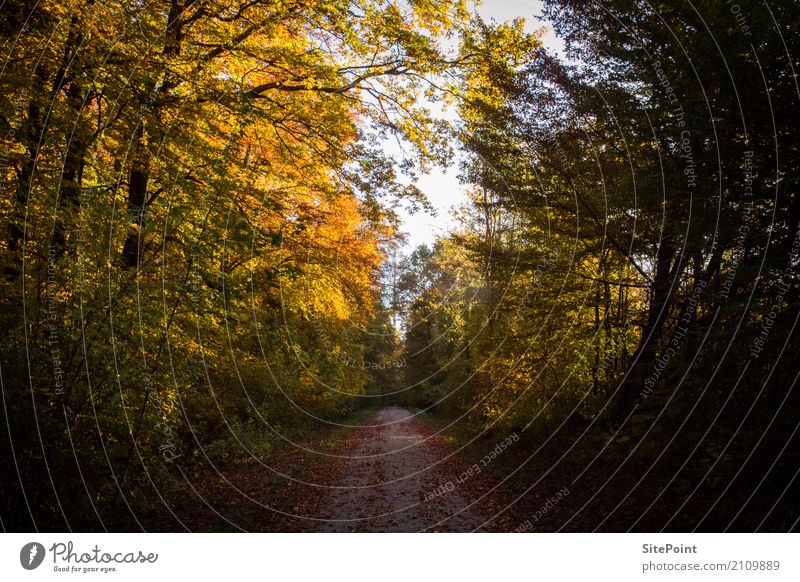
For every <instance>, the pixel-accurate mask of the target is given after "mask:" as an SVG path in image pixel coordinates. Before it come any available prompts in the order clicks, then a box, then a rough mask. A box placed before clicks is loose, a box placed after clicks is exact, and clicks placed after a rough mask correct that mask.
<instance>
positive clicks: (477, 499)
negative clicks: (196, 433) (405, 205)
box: [144, 407, 794, 532]
mask: <svg viewBox="0 0 800 582" xmlns="http://www.w3.org/2000/svg"><path fill="white" fill-rule="evenodd" d="M350 425H352V426H330V427H327V428H324V429H320V430H317V431H315V432H314V433H313V434H311V435H310V436H309V437H308V438H306V439H304V440H303V441H301V442H296V443H292V444H289V443H285V446H282V447H280V448H279V449H277V450H274V451H272V452H271V453H268V454H266V455H264V456H263V457H261V458H256V457H252V458H249V459H244V460H238V461H236V462H230V463H228V464H226V465H224V466H215V467H212V466H206V467H194V468H192V470H191V474H186V475H185V476H186V477H187V479H186V480H185V481H183V482H181V483H180V484H179V485H177V486H175V487H173V488H172V489H171V490H170V491H162V492H161V493H164V494H165V495H164V500H165V502H166V505H167V506H168V507H169V510H168V511H165V510H164V506H163V505H162V506H161V507H160V509H159V508H155V509H154V510H153V513H152V514H151V515H150V519H146V520H144V525H145V527H146V529H148V530H160V531H183V530H190V531H272V532H422V531H451V532H471V531H505V532H511V531H523V532H527V531H532V532H537V531H538V532H543V531H544V532H546V531H573V532H575V531H577V532H588V531H627V530H629V529H630V530H632V531H660V530H661V529H662V528H664V529H666V530H667V531H691V530H692V529H694V528H695V527H698V525H699V524H698V519H699V520H701V521H702V520H703V519H706V518H707V519H706V522H705V523H704V524H702V525H701V526H700V531H717V530H721V529H722V528H724V527H727V526H728V525H729V524H730V518H729V517H727V518H725V520H724V521H720V518H718V517H716V516H715V515H714V514H712V515H710V516H709V517H707V513H708V512H710V511H711V510H712V509H714V508H716V511H717V512H719V513H721V515H722V516H723V517H725V516H730V515H731V509H730V508H729V507H728V505H730V504H731V503H733V502H734V501H736V499H732V500H724V503H726V504H728V505H723V504H722V503H721V502H720V499H719V492H718V491H717V489H716V488H715V483H716V482H715V481H713V480H711V479H705V481H704V482H703V487H701V488H700V489H699V490H698V491H696V492H695V491H694V489H695V486H696V485H698V483H699V481H698V480H697V477H696V476H695V474H694V473H693V472H691V471H690V470H689V469H686V471H688V472H686V471H684V468H683V467H674V466H672V465H664V466H660V465H659V464H658V463H657V462H656V461H657V456H658V455H657V454H654V453H653V451H652V450H651V449H652V446H650V449H647V447H648V445H647V444H646V443H641V447H640V448H642V449H645V451H644V452H643V453H642V457H641V459H639V460H635V459H628V457H627V456H625V455H623V453H624V452H625V450H622V451H610V452H609V453H608V454H607V455H605V456H601V455H599V454H598V451H600V450H601V449H602V448H603V447H602V441H600V440H599V439H600V437H602V436H603V434H602V433H599V434H600V437H598V436H596V435H595V436H594V437H592V436H591V435H588V436H586V437H584V438H581V439H578V440H577V441H576V440H575V437H574V434H575V433H576V432H578V431H576V430H575V428H574V427H566V428H565V429H564V431H563V433H562V432H556V433H552V432H550V433H547V435H543V434H542V433H541V432H538V433H537V432H530V431H520V433H519V434H517V433H516V432H512V433H508V434H507V433H505V432H502V431H500V430H499V429H497V430H486V431H482V432H480V433H477V432H475V431H474V429H469V428H468V427H467V425H466V423H464V422H456V421H453V422H450V423H448V421H447V419H445V418H439V417H437V416H435V415H434V416H429V415H428V414H426V413H425V412H423V411H414V412H413V413H412V411H410V410H408V409H405V408H399V407H386V408H381V409H380V410H378V411H373V412H370V413H367V412H365V411H361V412H359V413H355V414H354V416H353V418H352V419H351V421H350ZM696 464H697V465H698V467H700V469H702V468H703V467H704V466H705V465H704V464H703V463H702V460H701V461H699V462H698V463H696ZM722 465H723V463H720V466H722ZM728 469H730V468H728ZM728 469H724V470H726V471H727V470H728ZM694 472H695V473H696V471H694ZM754 474H755V476H756V477H758V475H759V473H758V472H757V471H756V472H755V473H754ZM722 482H723V483H724V482H727V481H725V480H723V481H722ZM698 486H699V485H698ZM668 489H670V491H668ZM687 492H690V493H695V494H693V495H689V494H687ZM687 495H688V499H687ZM768 509H769V508H767V509H766V510H768ZM766 510H764V511H766ZM792 519H794V518H793V517H792ZM719 523H723V525H722V526H719ZM790 525H791V524H788V525H787V524H781V528H783V529H780V528H778V529H779V530H780V531H785V530H786V529H787V528H788V527H789V526H790ZM715 528H718V529H715ZM740 529H741V526H737V525H734V526H733V531H738V530H740ZM768 531H769V529H768Z"/></svg>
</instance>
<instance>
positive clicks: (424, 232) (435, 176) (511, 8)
mask: <svg viewBox="0 0 800 582" xmlns="http://www.w3.org/2000/svg"><path fill="white" fill-rule="evenodd" d="M477 12H478V14H480V15H481V17H483V18H484V19H486V20H489V19H494V20H496V21H497V22H503V21H507V20H513V19H514V18H517V17H522V18H524V19H525V30H527V31H529V32H533V31H535V30H538V29H540V28H542V27H545V28H546V27H547V23H546V22H543V21H540V20H537V19H536V18H534V16H540V15H541V13H542V7H541V2H539V1H535V0H484V1H483V3H482V4H481V5H480V6H478V8H477ZM542 42H543V43H544V46H545V47H546V48H547V49H550V50H551V51H556V52H561V49H562V48H563V43H561V42H560V41H559V39H558V38H557V37H556V36H555V35H554V34H553V32H552V30H548V31H547V33H546V34H545V35H544V36H543V37H542ZM434 109H435V107H434ZM450 115H452V113H451V114H450ZM457 176H458V160H457V159H456V160H454V163H453V165H452V167H450V168H448V169H447V170H442V169H441V168H435V169H433V170H432V171H431V172H430V173H429V174H427V175H423V176H421V177H420V178H419V181H418V182H417V186H419V188H420V189H421V190H422V191H423V192H424V193H425V194H426V196H427V197H428V200H429V201H430V202H431V204H432V206H433V207H434V208H435V209H436V216H432V215H431V214H428V213H426V212H424V211H419V212H417V213H416V214H413V215H411V214H409V213H408V212H407V211H405V210H401V211H400V216H401V218H402V220H403V231H404V232H406V233H407V235H408V240H407V242H406V247H407V249H406V252H410V251H411V250H412V249H413V248H415V247H416V246H419V245H421V244H431V243H432V242H433V241H434V240H435V239H436V236H437V235H442V234H444V233H446V232H447V230H448V227H450V226H451V225H452V222H453V221H452V217H451V210H452V209H453V208H455V207H458V206H459V205H460V204H462V203H464V202H465V201H466V194H465V192H464V190H465V186H464V185H463V184H460V183H459V181H458V177H457Z"/></svg>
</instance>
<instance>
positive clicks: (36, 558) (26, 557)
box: [19, 542, 45, 570]
mask: <svg viewBox="0 0 800 582" xmlns="http://www.w3.org/2000/svg"><path fill="white" fill-rule="evenodd" d="M44 554H45V551H44V546H43V545H42V544H40V543H39V542H30V543H28V544H25V545H24V546H22V549H21V550H20V551H19V563H20V564H22V567H23V568H25V569H26V570H35V569H36V568H38V567H39V566H41V564H42V562H43V561H44Z"/></svg>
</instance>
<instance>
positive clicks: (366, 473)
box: [306, 407, 499, 532]
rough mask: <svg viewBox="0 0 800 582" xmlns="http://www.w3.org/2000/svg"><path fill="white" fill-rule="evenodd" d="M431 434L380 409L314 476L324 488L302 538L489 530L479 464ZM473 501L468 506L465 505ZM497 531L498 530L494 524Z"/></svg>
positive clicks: (400, 414) (489, 498) (408, 417)
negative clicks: (332, 534)
mask: <svg viewBox="0 0 800 582" xmlns="http://www.w3.org/2000/svg"><path fill="white" fill-rule="evenodd" d="M453 452H454V449H453V447H452V445H449V444H448V443H446V442H445V441H444V440H443V439H442V438H441V437H440V436H439V435H437V434H436V433H435V431H434V430H433V429H432V427H431V426H430V425H429V424H428V423H427V422H426V421H424V420H422V419H420V418H419V417H418V416H415V415H413V414H412V413H411V412H410V411H408V410H406V409H404V408H398V407H389V408H383V409H381V410H379V411H378V412H377V413H375V414H374V415H373V416H371V417H370V418H369V419H367V420H366V421H364V423H363V426H362V427H360V428H358V429H355V430H354V431H352V433H350V434H349V435H348V436H347V437H346V438H345V439H343V440H342V441H341V442H340V443H338V445H337V447H336V448H335V450H334V451H333V454H335V455H340V456H341V457H340V458H335V459H330V460H329V461H327V463H328V464H331V465H332V466H331V467H330V468H329V469H328V470H322V471H319V472H318V473H317V472H316V471H315V473H317V474H318V475H321V476H323V477H324V478H323V480H322V481H317V483H318V484H319V485H322V486H323V487H325V489H323V490H322V493H321V494H320V495H318V496H317V497H316V502H315V503H313V507H307V508H306V509H307V510H310V511H309V513H307V515H309V514H310V515H313V516H314V517H315V518H317V519H318V520H324V521H313V522H309V523H307V530H308V531H320V532H352V531H358V532H419V531H458V532H466V531H473V530H478V529H490V528H489V525H488V524H487V520H489V519H490V518H491V517H492V516H493V515H495V513H496V512H497V511H498V509H499V504H498V503H497V501H496V492H492V493H489V494H488V495H486V496H485V497H483V499H479V498H480V497H481V496H482V495H483V493H485V492H487V491H488V490H489V489H490V488H491V486H490V483H489V480H488V479H487V478H486V475H485V474H481V473H482V471H481V464H480V462H478V463H475V464H471V463H469V462H467V461H466V460H464V459H462V458H461V457H460V456H459V455H457V454H453ZM473 502H475V503H473ZM495 525H498V524H495Z"/></svg>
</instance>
